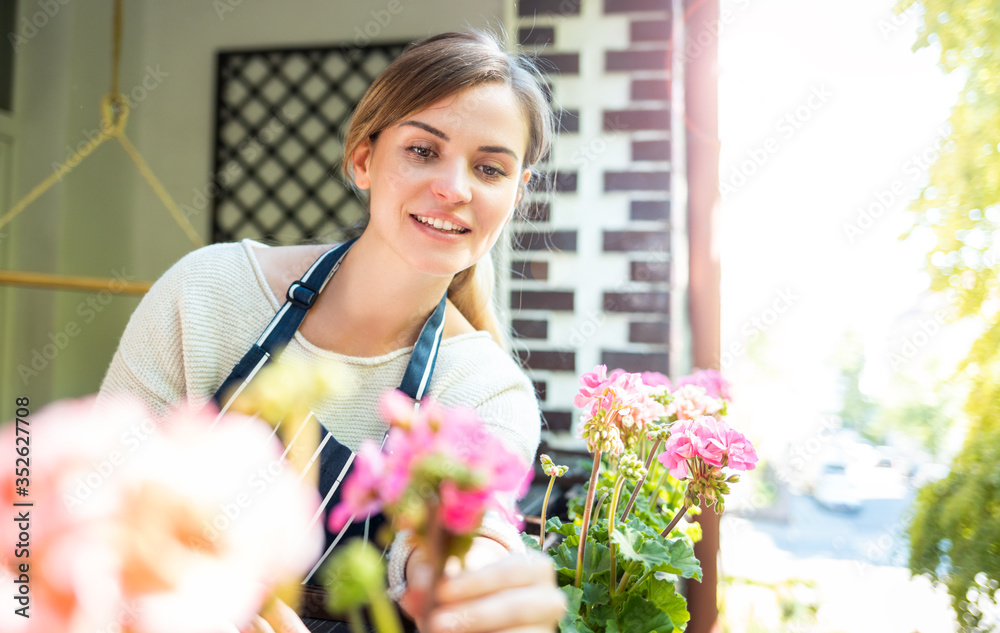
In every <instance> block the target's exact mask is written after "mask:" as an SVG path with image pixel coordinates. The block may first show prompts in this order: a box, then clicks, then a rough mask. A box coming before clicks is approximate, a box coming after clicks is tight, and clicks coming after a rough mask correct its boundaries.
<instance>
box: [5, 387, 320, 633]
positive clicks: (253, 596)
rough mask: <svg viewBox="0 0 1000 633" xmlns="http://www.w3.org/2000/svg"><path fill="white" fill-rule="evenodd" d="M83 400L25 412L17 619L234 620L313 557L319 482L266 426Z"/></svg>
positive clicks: (141, 624) (44, 622)
mask: <svg viewBox="0 0 1000 633" xmlns="http://www.w3.org/2000/svg"><path fill="white" fill-rule="evenodd" d="M92 404H93V401H92V399H89V398H88V399H84V400H75V401H67V402H60V403H56V404H53V405H51V406H49V407H46V408H44V409H42V410H40V411H38V412H37V413H34V414H33V415H32V421H31V429H32V435H31V439H32V444H33V445H40V446H44V450H37V451H36V452H33V453H32V458H33V459H32V468H31V485H30V490H31V497H30V500H31V501H32V502H33V503H34V506H32V507H31V513H32V514H31V517H32V531H31V548H30V557H29V558H28V559H27V562H30V568H31V572H32V573H31V583H32V584H31V588H32V606H31V614H32V617H31V618H29V619H28V620H26V622H27V624H26V626H25V627H24V628H23V629H22V630H24V631H27V632H32V633H33V632H34V631H44V632H46V633H47V632H49V631H60V632H65V633H76V632H77V631H94V630H111V629H114V628H117V629H126V630H129V631H130V632H131V633H159V632H163V633H166V632H167V631H177V632H182V633H184V632H190V633H195V632H198V633H200V632H202V631H204V632H205V633H208V632H210V631H218V630H221V629H222V628H224V627H228V628H229V629H232V627H233V626H234V625H236V626H245V625H246V624H247V623H248V622H249V621H250V619H251V618H252V616H253V614H254V613H256V612H257V610H258V609H259V608H260V606H261V605H262V604H263V602H264V600H265V599H266V597H267V596H268V594H269V593H270V590H271V588H272V587H273V586H274V583H275V582H277V581H279V580H282V579H287V578H292V577H295V576H296V575H298V574H300V573H301V572H303V571H305V570H307V569H308V568H309V565H310V564H311V563H312V562H313V561H314V560H315V559H316V558H317V557H318V555H319V552H320V549H321V547H322V532H321V530H322V526H320V525H315V526H311V525H310V521H311V518H312V516H313V514H314V513H315V511H316V508H317V507H318V503H319V499H318V495H317V493H316V491H315V490H313V489H311V488H308V487H306V486H304V485H300V484H299V482H298V476H297V473H293V472H290V469H286V468H285V467H284V464H283V462H282V461H281V447H280V445H279V444H278V442H277V440H275V439H274V438H273V437H272V433H271V429H270V427H268V426H267V425H265V424H264V423H262V422H257V421H254V420H251V419H249V418H246V417H244V416H240V415H237V414H232V415H227V416H225V417H224V418H223V419H222V420H221V421H220V422H219V423H218V424H215V425H214V426H213V425H212V423H213V421H214V419H215V415H214V414H213V413H212V412H211V411H200V410H195V409H187V408H186V409H182V410H180V411H177V412H175V413H172V414H170V415H168V416H167V417H166V418H164V419H162V420H155V419H154V418H152V417H151V415H150V414H149V412H148V411H146V410H145V409H144V408H142V407H140V406H139V405H136V404H129V403H126V404H119V405H115V406H113V407H107V408H105V409H104V410H102V411H101V412H99V413H98V412H95V411H93V407H92ZM13 427H14V425H13V424H11V425H9V426H7V428H6V429H5V432H4V434H3V439H4V444H7V443H8V442H9V443H11V444H13V431H14V428H13ZM11 470H13V469H11ZM10 474H12V473H7V472H3V473H2V474H0V491H2V492H0V495H4V496H6V495H9V494H10V493H11V491H13V489H14V481H13V477H11V476H10ZM5 500H6V499H5ZM8 530H9V526H7V525H4V526H2V527H0V531H2V532H0V536H2V538H3V539H4V541H5V542H10V541H8V540H7V539H8V538H11V537H12V536H13V535H11V534H10V533H9V532H8ZM11 554H13V548H9V549H8V548H5V549H4V552H3V554H0V556H5V558H3V559H2V563H3V568H4V569H5V570H6V572H5V573H2V574H0V581H3V582H7V580H8V579H9V578H10V576H11V574H13V577H14V578H16V577H17V573H18V567H17V565H18V563H21V562H26V561H25V559H17V558H15V557H13V556H10V555H11ZM7 556H10V557H9V558H6V557H7ZM5 630H7V629H5Z"/></svg>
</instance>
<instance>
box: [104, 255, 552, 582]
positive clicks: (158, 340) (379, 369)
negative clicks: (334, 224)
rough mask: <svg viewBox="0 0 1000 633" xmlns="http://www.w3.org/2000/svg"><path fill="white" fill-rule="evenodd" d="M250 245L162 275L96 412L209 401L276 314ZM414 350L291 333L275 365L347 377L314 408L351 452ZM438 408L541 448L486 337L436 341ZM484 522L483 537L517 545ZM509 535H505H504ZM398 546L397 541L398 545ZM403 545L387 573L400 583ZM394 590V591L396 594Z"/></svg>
mask: <svg viewBox="0 0 1000 633" xmlns="http://www.w3.org/2000/svg"><path fill="white" fill-rule="evenodd" d="M254 248H267V246H266V245H264V244H260V243H258V242H254V241H252V240H249V239H245V240H243V241H242V242H240V243H236V242H232V243H220V244H212V245H210V246H206V247H204V248H200V249H197V250H195V251H192V252H191V253H188V254H187V255H185V256H184V257H183V258H181V259H180V260H179V261H178V262H177V263H176V264H174V265H173V266H172V267H171V268H170V269H169V270H167V272H165V273H164V274H163V276H162V277H160V278H159V279H158V280H157V281H156V283H154V284H153V287H152V288H151V289H150V291H149V292H148V293H147V294H146V296H145V297H143V299H142V301H141V302H140V303H139V306H138V308H136V310H135V312H134V313H133V314H132V317H131V319H130V320H129V323H128V325H127V326H126V328H125V333H124V334H123V336H122V339H121V342H120V344H119V346H118V350H117V352H116V353H115V355H114V358H113V359H112V361H111V365H110V367H109V368H108V371H107V374H106V375H105V377H104V381H103V383H102V385H101V389H100V393H99V395H98V398H97V406H98V407H102V406H106V405H107V404H109V403H112V402H114V401H115V400H116V399H119V398H121V397H123V396H125V395H126V394H127V395H130V396H133V397H134V396H138V397H139V398H140V399H141V400H143V401H144V402H145V403H147V404H148V405H149V406H150V407H151V408H152V409H153V410H154V411H157V412H162V411H164V410H166V409H167V408H169V407H170V406H172V405H174V404H176V403H178V402H180V401H182V400H184V399H187V400H189V401H190V402H192V403H193V404H196V405H201V404H204V403H206V402H208V401H209V400H210V399H211V397H212V395H213V394H214V393H215V390H216V389H217V388H218V386H219V385H220V384H222V381H223V380H225V378H226V377H227V376H228V375H229V372H230V371H231V370H232V368H233V366H234V365H235V364H236V363H237V362H238V361H239V360H240V359H241V358H242V357H243V355H244V354H245V353H246V352H247V350H249V349H250V347H251V346H252V345H253V343H254V341H255V340H256V339H257V338H258V337H259V336H260V333H261V332H262V331H263V329H264V328H265V327H266V326H267V324H268V323H269V322H270V320H271V318H272V317H273V316H274V315H275V313H276V312H277V311H278V309H279V308H280V307H281V303H283V302H284V299H283V298H282V301H281V302H279V300H278V299H277V298H276V297H275V296H274V293H273V292H272V291H271V288H270V286H269V285H268V284H267V281H266V280H265V277H264V274H263V271H262V270H261V267H260V264H259V262H258V261H257V258H256V257H255V255H254V253H253V250H254ZM411 350H412V347H408V348H405V349H399V350H396V351H393V352H390V353H388V354H383V355H381V356H375V357H365V358H362V357H353V356H344V355H341V354H336V353H334V352H330V351H328V350H324V349H322V348H319V347H317V346H315V345H313V344H311V343H310V342H309V341H307V340H306V339H305V337H303V336H302V334H301V333H298V332H297V333H296V334H295V336H294V338H293V339H292V340H291V341H290V342H289V344H288V346H287V347H286V349H285V351H284V352H283V355H282V359H281V360H282V361H283V362H287V361H290V360H296V359H303V360H306V361H314V362H315V361H318V360H322V359H333V360H336V361H339V362H340V363H341V364H342V365H343V366H344V367H346V368H347V370H348V372H349V373H350V374H352V375H353V379H354V380H353V382H354V389H353V390H352V391H351V392H350V393H348V394H346V395H333V396H331V397H329V398H326V399H324V400H322V401H320V402H318V403H317V404H316V405H315V406H314V407H313V412H314V413H315V414H316V417H317V418H318V419H319V420H320V421H321V422H322V423H323V424H324V425H325V426H326V427H327V429H328V430H329V431H330V432H331V433H332V434H333V436H334V437H335V438H337V440H338V441H340V442H341V443H342V444H344V445H346V446H347V447H348V448H350V449H352V450H357V449H358V448H359V446H360V445H361V443H362V441H363V440H365V439H366V438H371V439H374V440H381V439H382V436H383V435H384V433H385V431H386V428H387V425H386V423H385V422H384V421H382V420H381V419H380V418H379V417H378V414H377V412H376V410H375V403H376V401H377V399H378V397H379V395H380V394H381V393H383V392H384V391H386V390H388V389H394V388H396V387H398V386H399V384H400V382H401V381H402V378H403V373H404V371H405V369H406V365H407V362H408V361H409V357H410V351H411ZM429 394H430V396H431V397H433V398H435V399H436V400H438V401H439V402H440V403H442V404H443V405H445V406H456V405H465V406H471V407H474V408H475V409H477V410H478V412H479V414H480V416H481V417H482V418H483V419H484V421H485V422H486V425H487V428H488V429H489V431H490V432H491V433H493V434H494V435H495V436H497V437H498V438H499V439H500V440H501V441H502V442H503V443H504V444H505V446H506V447H507V448H508V449H509V450H511V451H513V452H514V453H515V454H517V455H518V456H520V457H521V458H522V459H523V460H525V461H526V462H528V463H530V462H531V461H533V459H534V456H535V451H536V449H537V448H538V442H539V434H540V416H539V411H538V401H537V400H536V398H535V395H534V390H533V388H532V385H531V382H530V381H529V380H528V378H527V377H526V376H525V375H524V373H523V372H522V371H521V370H520V368H519V367H518V366H517V364H516V363H515V362H514V361H513V359H511V358H510V356H509V355H508V354H506V353H505V352H504V351H503V350H502V349H501V348H500V347H499V346H498V345H497V344H496V343H495V342H494V341H493V339H492V338H491V337H490V335H489V334H488V333H486V332H475V333H469V334H461V335H459V336H455V337H451V338H446V339H444V340H443V341H442V342H441V347H440V350H439V352H438V358H437V364H436V365H435V369H434V375H433V377H432V379H431V385H430V389H429ZM497 530H500V531H501V532H504V531H506V530H504V529H503V526H498V525H496V523H495V521H490V522H489V525H487V529H486V530H485V531H484V532H486V533H488V534H489V535H490V536H493V537H494V538H497V540H500V541H501V542H504V544H505V545H507V546H508V547H514V548H517V547H518V546H519V543H518V542H516V541H514V542H511V541H510V540H509V539H508V538H504V536H503V535H502V534H498V533H497ZM508 536H509V534H508ZM397 543H398V542H397ZM399 549H401V548H398V547H394V552H393V555H392V556H391V558H392V559H394V560H391V561H390V567H391V568H393V567H394V568H395V569H391V571H392V572H394V574H391V575H395V576H396V578H394V579H391V580H395V581H396V582H395V583H393V584H398V581H399V580H400V578H401V569H400V565H401V563H402V562H405V556H403V560H402V561H401V560H399V558H400V556H399V555H398V554H401V553H402V552H397V550H399ZM396 589H397V593H398V587H396Z"/></svg>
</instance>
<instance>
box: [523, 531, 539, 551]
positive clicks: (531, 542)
mask: <svg viewBox="0 0 1000 633" xmlns="http://www.w3.org/2000/svg"><path fill="white" fill-rule="evenodd" d="M521 542H522V543H524V544H525V546H526V547H528V548H530V549H533V550H535V551H536V552H540V551H542V548H541V547H540V546H539V545H538V537H537V536H535V535H534V534H528V533H527V532H521Z"/></svg>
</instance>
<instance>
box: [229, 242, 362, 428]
mask: <svg viewBox="0 0 1000 633" xmlns="http://www.w3.org/2000/svg"><path fill="white" fill-rule="evenodd" d="M356 241H357V238H355V239H353V240H350V241H348V242H344V243H343V244H341V245H340V246H337V247H336V248H333V249H330V250H328V251H327V252H325V253H323V254H322V255H320V256H319V258H318V259H317V260H316V261H315V262H313V265H312V266H310V267H309V270H307V271H306V273H305V274H304V275H302V278H301V279H299V280H298V281H294V282H292V285H290V286H289V287H288V291H287V292H286V293H285V299H286V301H285V304H284V305H283V306H281V309H280V310H278V313H277V314H275V315H274V318H272V319H271V322H270V323H269V324H268V325H267V327H266V328H265V329H264V332H263V333H262V334H261V335H260V337H259V338H258V339H257V341H256V342H255V343H254V344H253V346H252V347H251V348H250V350H249V351H248V352H247V353H246V354H245V355H244V356H243V358H242V359H241V360H240V362H238V363H236V365H235V366H234V367H233V370H232V371H231V372H230V374H229V377H228V378H226V379H225V380H224V381H223V382H222V385H220V386H219V388H218V390H216V392H215V395H213V396H212V400H213V401H214V402H215V404H216V406H217V407H218V408H219V412H220V413H225V412H226V410H227V409H228V408H229V405H230V404H231V403H232V401H233V400H234V399H235V397H236V396H237V395H239V393H240V392H241V391H242V390H243V387H244V386H245V385H246V383H248V382H249V381H250V380H252V379H253V377H254V376H255V375H256V374H257V372H258V371H260V368H261V367H263V366H264V365H266V364H267V363H268V362H270V361H271V360H273V359H274V358H277V357H278V356H279V355H280V354H281V351H282V350H283V349H284V347H285V345H287V344H288V342H289V341H290V340H292V337H293V336H295V331H296V330H298V329H299V326H300V325H301V324H302V320H303V319H304V318H305V317H306V312H308V311H309V308H311V307H312V306H313V304H314V303H315V302H316V297H318V296H319V293H321V292H322V291H323V289H324V288H326V284H327V283H328V282H329V281H330V278H331V277H333V274H334V273H335V272H337V269H338V268H340V264H341V262H342V261H343V259H344V255H346V254H347V251H349V250H350V249H351V246H353V245H354V242H356ZM224 398H225V399H226V401H225V402H223V399H224Z"/></svg>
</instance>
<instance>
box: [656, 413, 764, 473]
mask: <svg viewBox="0 0 1000 633" xmlns="http://www.w3.org/2000/svg"><path fill="white" fill-rule="evenodd" d="M657 459H658V460H659V461H660V463H661V464H663V465H664V466H665V467H666V468H667V469H669V471H670V475H671V476H672V477H674V478H676V479H685V478H687V477H688V475H689V474H690V473H691V472H700V469H699V468H698V461H699V460H701V461H703V462H704V463H705V464H708V465H710V466H715V467H729V468H732V469H733V470H752V469H753V468H755V467H756V464H757V454H756V452H755V451H754V448H753V445H752V444H751V443H750V440H748V439H747V438H746V437H745V436H744V435H743V434H742V433H740V432H739V431H736V430H734V429H733V428H732V427H730V426H729V424H728V423H727V422H726V421H724V420H717V419H716V418H714V417H712V416H707V415H705V416H700V417H698V418H696V419H694V420H682V421H680V422H677V423H675V424H674V425H673V426H672V427H671V428H670V437H669V438H667V441H666V442H665V443H664V445H663V452H662V453H660V454H659V455H658V456H657Z"/></svg>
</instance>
